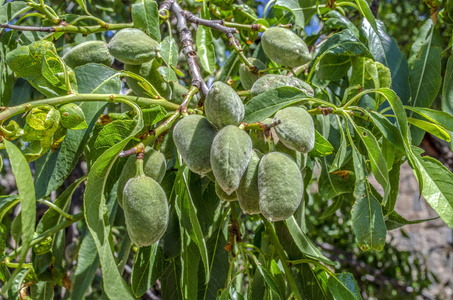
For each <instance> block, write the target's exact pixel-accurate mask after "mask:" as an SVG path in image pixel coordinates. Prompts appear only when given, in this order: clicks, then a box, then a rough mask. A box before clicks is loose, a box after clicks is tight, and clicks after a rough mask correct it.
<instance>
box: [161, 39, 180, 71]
mask: <svg viewBox="0 0 453 300" xmlns="http://www.w3.org/2000/svg"><path fill="white" fill-rule="evenodd" d="M160 55H161V56H162V59H163V60H164V62H165V64H166V65H167V66H168V67H176V65H177V64H178V44H177V43H176V40H175V39H174V38H173V37H172V36H167V37H165V38H164V40H163V41H162V43H161V52H160Z"/></svg>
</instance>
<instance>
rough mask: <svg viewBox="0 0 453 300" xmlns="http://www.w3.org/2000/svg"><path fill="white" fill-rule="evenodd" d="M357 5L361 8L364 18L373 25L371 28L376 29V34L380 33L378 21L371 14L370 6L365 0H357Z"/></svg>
mask: <svg viewBox="0 0 453 300" xmlns="http://www.w3.org/2000/svg"><path fill="white" fill-rule="evenodd" d="M355 3H356V4H357V6H358V7H359V11H360V13H361V14H362V16H364V17H365V18H366V19H367V21H368V22H369V23H370V24H371V27H372V28H373V29H374V31H375V32H378V26H377V24H376V19H375V18H374V16H373V13H372V12H371V9H370V7H369V6H368V3H367V2H366V1H365V0H355Z"/></svg>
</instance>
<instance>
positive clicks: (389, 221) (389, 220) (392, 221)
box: [385, 211, 439, 230]
mask: <svg viewBox="0 0 453 300" xmlns="http://www.w3.org/2000/svg"><path fill="white" fill-rule="evenodd" d="M438 218H439V217H436V218H430V219H424V220H415V221H408V220H406V219H405V218H403V217H402V216H400V215H399V214H398V213H397V212H396V211H393V212H392V213H391V214H389V215H388V216H387V217H386V218H385V226H386V227H387V230H393V229H397V228H400V227H403V226H404V225H410V224H419V223H423V222H427V221H432V220H436V219H438Z"/></svg>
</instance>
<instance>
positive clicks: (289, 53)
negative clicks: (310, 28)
mask: <svg viewBox="0 0 453 300" xmlns="http://www.w3.org/2000/svg"><path fill="white" fill-rule="evenodd" d="M261 45H262V47H263V50H264V53H265V54H266V55H267V57H269V58H270V59H271V60H273V61H275V62H276V63H278V64H281V65H282V66H285V67H290V68H295V67H299V66H302V65H305V64H306V63H308V62H310V60H311V54H310V51H309V50H308V47H307V44H305V42H304V41H303V40H302V39H301V38H300V37H299V36H298V35H297V34H295V33H294V32H293V31H291V30H290V29H287V28H281V27H272V28H269V29H267V30H266V31H265V32H264V33H263V35H262V36H261Z"/></svg>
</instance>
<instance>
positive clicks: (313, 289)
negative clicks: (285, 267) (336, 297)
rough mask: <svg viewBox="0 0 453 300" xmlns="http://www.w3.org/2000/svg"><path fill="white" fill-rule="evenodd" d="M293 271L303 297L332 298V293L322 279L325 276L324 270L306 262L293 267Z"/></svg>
mask: <svg viewBox="0 0 453 300" xmlns="http://www.w3.org/2000/svg"><path fill="white" fill-rule="evenodd" d="M294 271H295V277H296V282H297V286H298V287H299V291H300V292H301V295H302V297H303V299H319V300H330V299H332V295H331V294H330V291H329V289H328V288H327V286H326V283H325V282H324V280H323V279H324V278H323V277H326V274H325V271H323V270H320V269H318V268H315V269H313V268H312V267H311V266H310V265H309V264H306V263H304V264H301V265H299V266H296V267H293V272H294ZM326 281H327V280H326Z"/></svg>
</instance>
